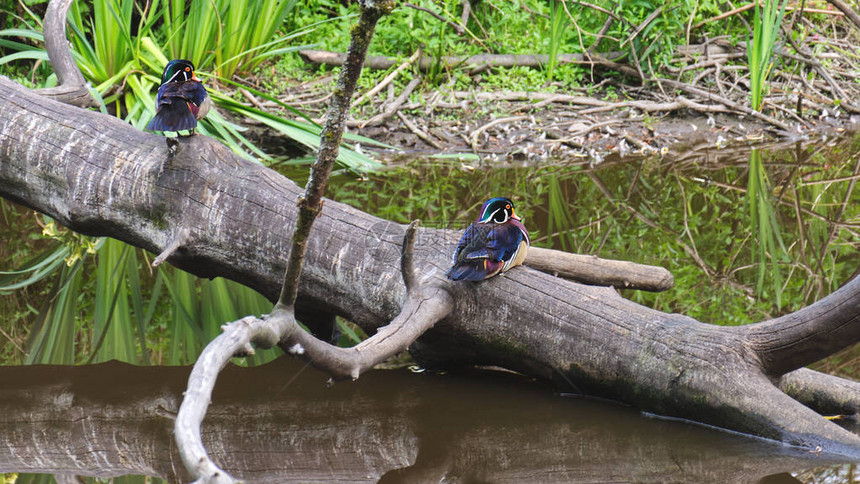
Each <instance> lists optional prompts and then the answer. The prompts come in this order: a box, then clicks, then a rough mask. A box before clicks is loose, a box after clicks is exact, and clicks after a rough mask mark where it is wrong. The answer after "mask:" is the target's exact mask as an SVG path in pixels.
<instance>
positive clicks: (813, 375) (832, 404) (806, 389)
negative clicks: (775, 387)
mask: <svg viewBox="0 0 860 484" xmlns="http://www.w3.org/2000/svg"><path fill="white" fill-rule="evenodd" d="M779 389H780V390H782V391H783V392H785V393H786V394H787V395H788V396H790V397H792V398H794V399H795V400H797V401H798V402H800V403H802V404H804V405H806V406H807V407H809V408H811V409H813V410H815V411H816V412H818V413H820V414H822V415H851V416H854V417H855V418H856V416H857V414H858V413H860V383H858V382H856V381H850V380H846V379H844V378H839V377H836V376H833V375H828V374H826V373H819V372H817V371H813V370H810V369H808V368H800V369H798V370H795V371H792V372H791V373H786V374H785V375H783V376H782V377H781V378H780V379H779Z"/></svg>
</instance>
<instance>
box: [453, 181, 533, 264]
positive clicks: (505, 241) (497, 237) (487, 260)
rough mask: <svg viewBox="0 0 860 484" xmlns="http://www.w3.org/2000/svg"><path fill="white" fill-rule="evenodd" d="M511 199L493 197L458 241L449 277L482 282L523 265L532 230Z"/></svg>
mask: <svg viewBox="0 0 860 484" xmlns="http://www.w3.org/2000/svg"><path fill="white" fill-rule="evenodd" d="M521 220H522V219H520V217H518V216H517V215H516V214H515V213H514V204H513V202H511V200H510V199H508V198H501V197H498V198H491V199H489V200H487V201H486V202H485V203H484V206H483V208H481V216H480V217H479V218H478V220H476V221H475V222H473V223H472V224H471V225H469V227H468V228H467V229H466V231H465V232H464V233H463V236H462V237H461V238H460V242H459V243H458V244H457V250H456V251H455V252H454V266H453V267H452V268H451V269H450V270H449V271H448V274H447V275H448V278H449V279H451V280H454V281H482V280H484V279H487V278H490V277H493V276H495V275H496V274H499V273H500V272H505V271H507V270H509V269H510V268H512V267H514V266H518V265H520V264H521V263H522V262H523V260H525V258H526V253H527V252H528V249H529V232H528V230H526V228H525V227H524V226H523V224H522V222H521Z"/></svg>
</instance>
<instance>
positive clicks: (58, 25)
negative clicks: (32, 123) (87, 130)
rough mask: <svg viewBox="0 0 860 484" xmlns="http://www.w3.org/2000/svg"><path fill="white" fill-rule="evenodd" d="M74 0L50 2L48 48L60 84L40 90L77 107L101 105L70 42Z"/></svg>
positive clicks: (46, 28)
mask: <svg viewBox="0 0 860 484" xmlns="http://www.w3.org/2000/svg"><path fill="white" fill-rule="evenodd" d="M73 1H74V0H51V2H49V3H48V10H47V11H46V12H45V22H44V35H45V50H47V51H48V59H49V60H50V62H51V67H52V68H53V69H54V72H55V73H56V74H57V80H59V82H60V85H59V86H57V87H52V88H47V89H39V90H38V91H36V92H38V93H39V94H41V95H43V96H47V97H51V98H54V99H56V100H57V101H60V102H62V103H66V104H71V105H73V106H78V107H82V108H90V107H97V106H98V103H97V102H96V100H95V99H93V96H92V94H90V91H89V89H87V83H86V81H85V80H84V75H83V74H81V70H80V68H78V65H77V64H76V63H75V60H74V58H72V52H71V50H69V41H68V40H67V39H66V15H67V14H68V12H69V7H71V6H72V2H73Z"/></svg>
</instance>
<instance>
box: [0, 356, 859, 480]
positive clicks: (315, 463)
mask: <svg viewBox="0 0 860 484" xmlns="http://www.w3.org/2000/svg"><path fill="white" fill-rule="evenodd" d="M188 373H189V369H188V368H186V367H149V368H147V367H134V366H130V365H126V364H122V363H117V362H110V363H104V364H99V365H92V366H81V367H58V366H32V367H5V368H0V388H3V392H2V393H0V408H2V409H3V411H2V412H0V435H3V436H4V437H3V440H2V445H0V472H28V473H51V474H64V475H81V476H100V477H109V476H117V475H125V474H138V475H140V474H143V475H148V476H156V477H160V478H163V479H166V480H167V481H170V482H180V481H187V480H188V476H187V474H186V473H185V470H184V468H183V466H182V464H181V462H180V460H179V457H178V455H177V452H176V448H175V444H174V441H173V438H172V430H171V429H172V425H173V418H174V415H175V413H176V411H177V409H178V405H179V399H180V396H181V394H182V391H183V390H184V387H185V383H186V378H187V376H188ZM325 381H326V377H325V376H324V375H322V374H321V373H319V372H317V371H316V370H313V369H312V368H309V367H306V366H304V365H303V364H302V363H299V362H296V361H294V360H291V359H288V358H281V359H279V360H276V361H275V362H273V363H270V364H268V365H265V366H262V367H256V368H239V367H228V368H227V369H226V370H225V372H224V373H223V374H222V376H221V378H220V379H219V382H218V387H217V389H216V391H215V395H214V398H213V402H212V406H211V407H210V411H209V413H208V415H207V417H206V421H205V423H204V426H203V435H204V440H205V442H206V445H207V448H208V449H209V451H210V452H211V455H212V457H213V459H214V460H215V461H216V462H217V463H218V464H220V465H221V466H223V467H224V468H225V469H226V470H228V471H229V472H231V473H232V474H233V475H234V476H235V477H239V478H242V479H245V480H247V481H248V482H286V481H293V482H376V481H380V482H417V483H421V482H464V483H477V482H511V483H522V482H769V483H780V482H783V483H790V482H798V480H797V479H798V478H800V482H812V480H814V479H815V478H816V477H817V478H820V477H822V476H823V474H824V473H836V474H837V475H840V476H843V477H844V476H846V475H847V474H846V473H847V472H850V471H851V470H853V466H846V465H845V464H844V463H843V462H840V461H839V460H838V459H835V458H833V457H828V456H823V455H815V454H810V453H808V452H802V451H798V450H796V449H792V448H787V447H784V446H782V445H779V444H776V443H773V442H767V441H762V440H758V439H753V438H749V437H745V436H740V435H734V434H730V433H726V432H722V431H718V430H714V429H709V428H704V427H700V426H695V425H691V424H687V423H684V422H676V421H667V420H660V419H655V418H647V417H645V416H642V415H640V414H639V413H638V412H636V411H635V410H633V409H630V408H627V407H623V406H620V405H616V404H613V403H607V402H597V401H592V400H586V399H580V398H561V397H559V396H558V395H557V394H554V393H553V392H552V391H551V390H550V389H549V388H547V387H545V386H543V385H541V384H538V383H535V382H533V381H530V380H528V379H525V378H523V377H520V376H517V375H513V374H508V373H502V372H488V371H485V372H480V373H477V372H476V373H468V374H457V375H451V374H449V375H433V374H428V373H423V374H416V373H411V372H409V371H407V370H398V371H376V372H371V373H369V374H367V375H365V376H363V377H362V378H361V379H360V380H359V381H357V382H355V383H340V384H337V385H335V386H334V387H332V388H328V387H327V386H326V385H325ZM794 476H798V477H794ZM816 482H818V481H816ZM831 482H841V481H831Z"/></svg>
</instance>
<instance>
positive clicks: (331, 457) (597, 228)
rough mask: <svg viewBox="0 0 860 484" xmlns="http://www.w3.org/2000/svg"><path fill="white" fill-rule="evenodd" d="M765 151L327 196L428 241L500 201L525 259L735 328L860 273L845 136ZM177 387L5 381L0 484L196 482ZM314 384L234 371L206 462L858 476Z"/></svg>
mask: <svg viewBox="0 0 860 484" xmlns="http://www.w3.org/2000/svg"><path fill="white" fill-rule="evenodd" d="M760 148H761V150H760V151H759V152H758V153H759V155H756V156H759V157H760V159H759V160H758V161H757V162H756V160H754V159H753V158H754V157H753V155H751V154H750V150H749V149H748V148H747V147H744V148H742V149H737V150H735V149H716V148H712V147H691V148H690V149H689V150H686V151H684V152H681V153H675V154H673V156H667V157H651V158H627V159H606V160H603V161H602V162H601V163H600V164H597V165H594V164H593V162H592V160H586V159H582V160H579V159H575V160H564V161H557V162H551V163H542V164H541V165H540V166H535V165H532V164H531V163H530V162H529V161H528V160H520V161H512V162H511V163H509V164H507V165H501V166H494V167H492V169H490V168H489V167H485V166H482V165H480V163H477V162H475V161H470V160H466V161H455V160H451V159H448V160H445V161H439V160H437V161H435V162H427V161H424V162H422V163H420V164H416V163H411V162H410V163H407V164H403V165H401V166H398V167H397V168H394V169H391V170H387V171H385V172H383V173H379V174H374V175H367V176H365V177H364V178H362V179H356V178H355V177H350V176H342V177H339V178H337V180H336V182H335V183H334V184H333V186H332V187H330V194H331V195H332V198H335V199H337V200H340V201H343V202H346V203H350V204H353V205H355V206H357V207H361V208H363V209H365V210H368V211H371V212H372V213H376V214H377V215H379V216H382V217H385V218H387V219H390V220H395V221H399V222H407V221H409V220H412V219H414V218H420V219H422V221H423V224H424V225H425V226H428V225H429V226H440V227H462V226H464V225H465V224H467V223H468V222H470V221H471V220H473V219H474V218H475V217H476V216H477V210H479V208H480V204H481V203H482V202H483V201H484V200H485V199H486V198H488V197H490V196H498V195H507V196H510V197H511V198H513V199H514V201H515V203H516V207H517V212H518V213H519V214H520V215H522V216H523V217H524V219H525V223H526V225H527V227H528V228H529V230H530V232H531V234H532V240H533V242H534V243H535V244H537V245H542V246H549V247H554V248H558V249H564V250H570V251H574V252H579V253H584V254H595V255H599V256H601V257H606V258H616V259H624V260H631V261H635V262H640V263H646V264H655V265H661V266H664V267H666V268H668V269H670V270H671V271H672V273H673V274H674V276H675V287H674V288H673V289H671V290H669V291H666V292H664V293H660V294H651V293H644V292H638V291H626V292H625V296H627V297H630V298H632V299H634V300H636V301H638V302H642V303H644V304H647V305H651V306H654V307H656V308H657V309H660V310H663V311H673V312H682V313H685V314H688V315H690V316H693V317H695V318H697V319H700V320H703V321H708V322H714V323H719V324H746V323H750V322H754V321H758V320H761V319H765V318H768V317H771V316H773V315H776V314H781V313H785V312H788V311H791V310H794V309H797V308H799V307H801V306H804V305H806V304H809V303H810V302H812V301H814V300H816V299H818V298H820V297H822V296H823V295H825V294H827V293H829V292H831V291H832V290H834V289H835V288H836V287H838V286H839V285H841V284H842V283H844V282H845V281H847V280H849V279H850V278H851V277H852V275H853V274H854V273H855V271H857V268H858V267H860V236H858V234H860V203H858V202H860V196H858V195H857V193H858V191H857V190H855V189H854V185H855V182H856V181H857V180H858V179H860V147H858V143H857V141H856V140H855V139H854V138H851V137H847V138H842V139H837V140H818V142H817V143H816V144H814V145H808V144H799V143H798V144H790V145H781V146H770V147H767V146H762V147H760ZM751 161H752V163H751ZM756 163H758V164H756ZM750 174H753V175H754V176H756V177H760V178H761V179H764V180H765V182H766V183H767V184H768V188H765V189H760V192H763V193H764V194H765V195H764V196H761V197H760V198H759V202H758V203H761V204H765V206H760V207H759V208H760V210H761V213H765V214H768V215H766V216H765V217H764V218H762V219H761V220H760V221H759V222H758V223H757V224H756V223H754V222H753V221H752V220H751V215H750V210H749V209H748V205H747V192H748V191H749V190H752V189H753V188H751V185H750V184H749V183H748V180H749V179H750ZM763 226H764V228H762V227H763ZM768 241H770V242H768ZM762 244H764V246H765V250H764V251H760V250H759V247H760V246H761V245H762ZM768 244H770V245H768ZM762 268H764V269H762ZM858 353H860V349H858V347H857V346H856V345H855V346H854V347H853V348H849V349H847V350H846V353H845V354H846V355H848V356H845V357H843V358H842V359H839V358H837V359H836V360H830V361H829V362H826V363H823V364H822V365H825V366H826V367H827V369H831V370H837V371H840V372H842V374H845V375H848V376H853V377H854V378H857V377H858V374H857V366H858V365H857V363H856V361H858V359H857V355H858ZM852 359H853V360H854V363H853V365H852V364H850V363H849V364H844V363H843V362H844V361H849V362H850V360H852ZM188 372H189V369H188V368H187V367H150V368H145V367H133V366H129V365H124V364H120V363H105V364H101V365H89V366H81V367H55V366H33V367H0V389H2V390H3V391H2V392H0V435H2V436H3V440H2V443H3V445H0V473H23V474H21V475H20V476H19V478H18V482H49V481H50V478H43V477H39V476H38V475H37V474H38V473H42V474H53V475H56V476H57V477H56V480H57V481H59V482H72V481H70V480H69V479H70V477H69V476H90V477H93V478H108V477H112V476H119V475H128V474H133V475H145V476H153V477H156V478H160V479H164V480H166V481H169V482H181V481H186V480H187V477H188V476H187V475H186V473H185V470H184V468H183V466H182V463H181V462H180V461H179V458H178V455H177V453H176V449H175V444H174V442H173V437H172V425H173V418H174V416H175V412H176V411H177V409H178V405H179V400H178V399H179V398H180V396H181V394H182V391H183V390H184V388H185V383H186V378H187V376H188ZM325 380H326V378H325V377H324V376H323V375H321V374H319V373H317V372H316V371H314V370H313V369H311V368H308V367H306V366H304V365H303V364H301V363H298V362H295V361H292V360H288V359H285V358H281V359H279V360H277V361H275V362H273V363H270V364H268V365H265V366H262V367H257V368H237V367H230V368H228V369H227V370H226V371H225V373H224V374H222V377H221V378H220V380H219V384H218V388H217V389H216V394H215V397H214V400H213V406H212V407H211V408H210V412H209V414H208V416H207V419H206V421H205V423H204V428H203V432H204V440H205V441H206V445H207V448H208V449H209V451H210V453H211V455H212V457H213V459H214V460H215V461H216V462H218V463H219V464H221V465H222V466H223V467H224V468H226V469H227V470H228V471H230V472H231V473H233V475H234V476H236V477H241V478H243V479H246V480H247V481H248V482H284V481H288V480H289V481H294V482H376V481H382V482H419V483H420V482H463V483H478V482H516V483H522V482H754V483H755V482H761V483H797V482H855V480H857V478H855V477H854V476H855V474H856V473H857V469H856V463H846V462H844V461H841V460H840V459H838V458H834V457H832V456H826V455H817V454H810V453H808V452H802V451H798V450H796V449H791V448H787V447H784V446H781V445H779V444H776V443H773V442H767V441H762V440H758V439H753V438H749V437H746V436H741V435H735V434H730V433H727V432H723V431H719V430H716V429H711V428H705V427H702V426H697V425H692V424H689V423H686V422H678V421H669V420H663V419H658V418H654V417H650V416H646V415H642V414H641V413H640V412H638V411H636V410H635V409H631V408H627V407H624V406H620V405H618V404H615V403H612V402H604V401H596V400H589V399H582V398H573V397H566V396H564V395H558V394H557V393H555V392H554V390H553V389H552V388H550V387H547V386H544V385H543V384H541V383H538V382H534V381H531V380H528V379H525V378H523V377H521V376H517V375H513V374H509V373H505V372H498V371H483V372H478V371H476V372H473V373H465V374H456V375H454V374H446V375H437V374H430V373H413V372H410V371H408V370H397V371H374V372H370V373H368V374H366V375H365V376H362V378H361V379H360V380H359V381H358V382H355V383H341V384H337V385H335V386H334V387H333V388H327V387H326V385H325ZM846 425H855V424H852V423H849V424H846ZM852 430H854V431H858V432H860V429H858V428H857V427H856V425H855V426H854V427H852ZM7 478H8V475H7ZM46 479H48V480H46ZM75 482H77V481H75ZM128 482H143V481H141V480H129V481H128Z"/></svg>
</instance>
